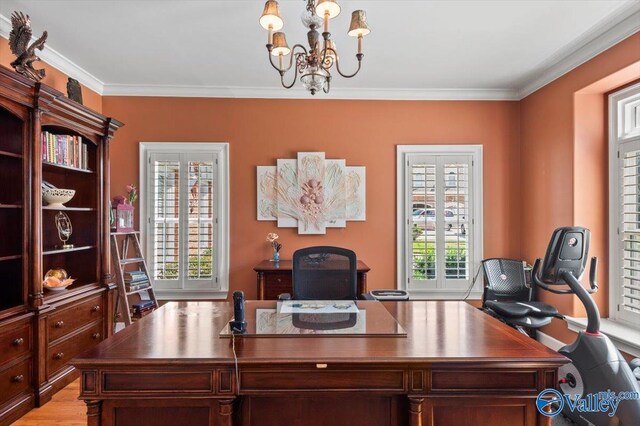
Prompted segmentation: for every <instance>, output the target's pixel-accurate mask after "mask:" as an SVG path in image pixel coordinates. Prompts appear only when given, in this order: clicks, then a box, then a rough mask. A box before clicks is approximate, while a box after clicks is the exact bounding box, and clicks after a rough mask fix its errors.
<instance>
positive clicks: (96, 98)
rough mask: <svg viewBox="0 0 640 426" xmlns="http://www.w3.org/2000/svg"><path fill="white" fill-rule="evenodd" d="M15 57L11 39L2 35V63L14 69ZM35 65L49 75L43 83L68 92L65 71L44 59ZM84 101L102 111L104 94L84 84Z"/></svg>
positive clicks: (0, 60) (0, 51) (0, 54)
mask: <svg viewBox="0 0 640 426" xmlns="http://www.w3.org/2000/svg"><path fill="white" fill-rule="evenodd" d="M14 59H15V56H14V54H13V53H11V49H10V48H9V41H8V40H7V39H6V38H3V37H0V65H4V66H5V67H7V68H9V69H13V68H12V67H11V65H10V64H11V62H13V60H14ZM33 67H34V68H36V69H41V68H44V69H45V71H46V73H47V75H46V76H45V77H44V78H43V79H42V83H44V84H46V85H48V86H51V87H53V88H54V89H56V90H59V91H61V92H62V93H64V94H65V95H66V94H67V80H68V78H69V77H68V76H67V75H66V74H65V73H63V72H62V71H60V70H58V69H56V68H54V67H52V66H51V65H49V64H46V63H44V62H42V61H40V62H34V63H33ZM82 103H83V104H84V105H86V106H88V107H89V108H91V109H93V110H94V111H98V112H102V96H100V95H99V94H97V93H96V92H94V91H93V90H90V89H88V88H86V87H85V86H82Z"/></svg>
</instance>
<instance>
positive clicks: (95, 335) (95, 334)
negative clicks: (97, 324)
mask: <svg viewBox="0 0 640 426" xmlns="http://www.w3.org/2000/svg"><path fill="white" fill-rule="evenodd" d="M91 337H93V338H94V340H98V339H99V338H100V333H93V334H92V335H91Z"/></svg>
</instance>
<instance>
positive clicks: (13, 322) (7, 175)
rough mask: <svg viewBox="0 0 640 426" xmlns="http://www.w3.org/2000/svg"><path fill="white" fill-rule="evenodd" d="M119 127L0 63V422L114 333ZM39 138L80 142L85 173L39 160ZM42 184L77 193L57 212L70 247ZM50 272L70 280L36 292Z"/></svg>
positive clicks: (47, 390) (37, 400)
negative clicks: (113, 197)
mask: <svg viewBox="0 0 640 426" xmlns="http://www.w3.org/2000/svg"><path fill="white" fill-rule="evenodd" d="M121 126H122V123H120V122H118V121H117V120H114V119H111V118H108V117H105V116H103V115H101V114H99V113H97V112H95V111H92V110H91V109H89V108H87V107H85V106H83V105H80V104H78V103H76V102H74V101H71V100H69V99H68V98H66V97H65V96H64V94H62V93H61V92H58V91H57V90H55V89H53V88H51V87H48V86H46V85H44V84H40V83H36V82H33V81H31V80H28V79H26V78H24V77H22V76H20V75H18V74H16V73H14V72H13V71H11V70H9V69H7V68H5V67H1V66H0V185H1V186H2V190H0V227H1V228H0V229H1V237H0V277H2V279H1V280H0V281H1V282H0V424H5V423H11V422H12V421H13V420H15V419H17V418H18V417H20V416H21V415H22V414H24V413H25V412H26V411H28V410H29V409H31V408H32V407H33V406H39V405H42V404H44V403H46V402H47V401H48V400H49V399H51V396H52V395H53V394H54V393H55V392H56V391H57V390H59V389H61V388H62V387H64V386H65V385H66V384H67V383H69V382H70V381H71V380H73V379H75V378H76V377H77V372H76V370H75V369H74V368H73V367H71V366H70V365H69V364H68V362H69V361H70V360H71V359H72V358H73V357H75V356H76V355H78V354H79V353H80V352H82V351H84V350H86V349H88V348H90V347H91V346H93V345H95V344H97V343H98V342H99V341H101V340H103V339H104V338H106V337H107V336H109V335H110V334H111V332H112V327H111V324H112V323H113V303H114V289H115V285H114V283H113V278H112V276H111V262H110V248H109V223H108V221H109V212H108V203H109V143H110V142H109V141H110V139H111V138H112V137H113V134H114V132H115V131H116V130H117V129H118V128H119V127H121ZM42 132H48V133H50V134H53V135H66V136H75V137H79V138H81V144H82V145H86V154H87V164H86V166H87V167H86V168H79V167H73V166H68V165H62V164H54V163H53V162H49V161H44V159H43V157H44V153H43V147H42V139H41V135H42ZM43 180H44V181H47V182H49V183H51V184H52V185H54V186H56V187H57V188H65V189H74V190H75V191H76V193H75V195H74V197H73V199H72V200H71V201H69V202H68V203H66V204H65V208H64V209H63V210H64V212H65V213H66V214H67V216H68V217H69V218H70V220H71V223H72V226H73V233H72V235H71V237H70V239H69V243H72V244H73V245H74V247H73V248H72V249H63V248H62V247H61V242H60V239H59V238H58V231H57V228H56V225H55V215H56V213H58V211H59V210H61V209H57V208H55V207H54V208H52V207H49V206H47V205H46V203H45V202H44V201H43V200H42V188H41V185H42V181H43ZM55 268H63V269H65V270H66V271H67V272H68V273H69V275H70V276H71V277H72V278H75V279H76V281H75V282H74V283H73V284H72V285H71V286H69V287H67V288H66V289H65V290H63V291H58V292H52V291H48V290H47V289H45V288H43V286H42V281H43V278H44V275H45V273H46V272H47V271H48V270H49V269H55Z"/></svg>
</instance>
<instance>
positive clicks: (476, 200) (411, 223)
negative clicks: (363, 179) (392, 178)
mask: <svg viewBox="0 0 640 426" xmlns="http://www.w3.org/2000/svg"><path fill="white" fill-rule="evenodd" d="M397 162H398V165H397V170H398V177H397V183H398V201H397V202H398V206H397V209H398V281H399V288H403V289H407V290H408V291H410V292H411V295H412V297H414V298H415V297H425V298H433V299H438V298H442V299H445V298H447V299H450V298H459V299H462V298H464V297H465V296H467V295H469V296H470V297H474V298H477V297H479V295H480V294H481V288H482V287H481V285H480V281H478V282H477V283H476V286H475V288H473V289H472V288H471V283H472V281H473V278H474V276H475V273H476V272H477V270H478V268H479V265H480V260H481V259H482V147H481V146H479V145H458V146H450V145H422V146H418V145H400V146H398V149H397Z"/></svg>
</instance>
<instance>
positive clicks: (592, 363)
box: [483, 227, 640, 426]
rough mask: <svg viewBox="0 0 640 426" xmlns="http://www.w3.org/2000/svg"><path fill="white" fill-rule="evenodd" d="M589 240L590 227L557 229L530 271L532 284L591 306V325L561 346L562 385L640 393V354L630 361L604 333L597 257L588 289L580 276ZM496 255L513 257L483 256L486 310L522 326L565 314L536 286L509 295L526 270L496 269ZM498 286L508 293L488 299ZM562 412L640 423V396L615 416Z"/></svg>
mask: <svg viewBox="0 0 640 426" xmlns="http://www.w3.org/2000/svg"><path fill="white" fill-rule="evenodd" d="M589 240H590V231H589V230H588V229H586V228H580V227H564V228H558V229H556V230H555V231H554V232H553V235H552V236H551V241H550V242H549V246H548V248H547V251H546V254H545V257H544V261H542V262H541V261H540V259H536V261H535V264H534V266H533V271H532V273H531V275H532V276H531V281H532V283H533V285H535V286H536V287H539V288H541V289H543V290H546V291H549V292H551V293H554V294H575V295H576V296H578V299H580V302H582V304H583V305H584V307H585V309H586V312H587V328H586V330H585V331H584V332H580V333H578V337H577V339H576V341H575V342H573V343H572V344H569V345H566V346H563V347H562V348H560V350H559V352H560V353H561V354H562V355H564V356H566V357H567V358H569V359H570V360H571V362H570V363H568V364H566V365H564V366H563V367H561V368H560V369H559V378H560V379H559V388H560V391H561V392H562V393H564V394H566V395H568V396H570V397H572V399H573V398H574V397H575V396H576V395H578V394H579V395H582V396H583V397H584V396H586V395H587V394H597V393H599V392H607V391H612V392H614V393H616V394H618V393H619V392H625V391H626V392H638V393H640V382H639V381H638V380H640V377H636V375H635V372H637V371H638V370H636V368H640V360H638V359H636V360H633V361H632V362H631V364H630V365H629V364H627V362H626V361H625V359H624V358H623V357H622V355H621V354H620V352H619V351H618V350H617V349H616V347H615V346H614V345H613V343H612V342H611V340H609V338H608V337H607V336H605V335H604V334H602V333H600V313H599V311H598V307H597V305H596V304H595V302H594V301H593V299H592V298H591V295H590V294H592V293H595V292H596V291H597V290H598V286H597V283H596V272H597V259H596V258H595V257H594V258H592V259H591V265H590V271H589V283H590V288H588V289H585V288H584V287H583V286H582V284H581V283H580V281H579V280H580V278H581V277H582V274H583V273H584V270H585V267H586V263H587V256H588V252H589ZM495 261H501V262H508V260H506V259H490V260H487V261H485V262H486V264H484V263H485V262H483V264H484V268H485V277H486V278H487V283H486V284H485V285H486V288H485V296H483V307H484V308H485V310H486V311H487V312H489V313H490V314H492V315H494V316H496V317H498V318H499V319H501V320H502V321H504V322H505V323H507V324H509V325H512V326H514V327H516V328H518V329H520V330H521V331H522V329H523V327H528V328H533V329H534V330H535V329H537V328H539V327H540V326H542V325H546V324H548V323H549V322H550V321H551V319H552V318H553V317H556V318H563V317H562V316H561V315H559V314H558V313H557V311H555V309H553V307H551V306H550V305H547V304H544V303H541V302H533V301H532V300H531V299H532V296H531V295H532V294H533V292H532V291H531V290H532V289H529V290H530V292H529V300H524V301H523V300H513V298H512V297H513V296H512V295H513V294H516V293H514V291H513V290H511V295H509V291H507V289H508V288H510V287H512V286H509V285H507V283H508V282H510V281H512V280H513V278H514V277H515V279H516V280H515V281H516V282H518V279H519V275H522V276H524V269H522V272H521V273H520V272H517V273H514V272H512V271H510V270H509V269H508V268H506V267H505V265H507V263H504V264H503V263H499V265H498V266H499V268H502V270H501V271H500V270H497V271H496V263H495ZM490 262H491V263H490ZM510 262H513V261H510ZM513 266H514V264H511V267H512V268H513ZM496 277H497V278H496ZM496 279H497V281H496ZM487 289H489V290H487ZM496 289H498V290H499V292H498V294H497V296H503V297H493V300H489V299H491V297H489V298H488V297H487V296H496V294H495V290H496ZM521 293H522V291H520V294H521ZM505 295H506V296H505ZM632 370H634V371H632ZM636 395H637V394H636ZM563 414H564V415H565V416H566V417H568V418H570V419H571V420H572V421H574V422H575V423H577V424H579V425H596V426H601V425H602V426H631V425H634V426H637V425H640V399H635V400H634V399H629V400H623V401H621V402H620V404H619V405H618V407H617V410H616V412H615V414H614V415H612V416H609V413H607V412H591V411H590V412H580V411H578V410H573V411H572V410H571V409H570V407H569V406H568V404H564V409H563Z"/></svg>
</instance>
